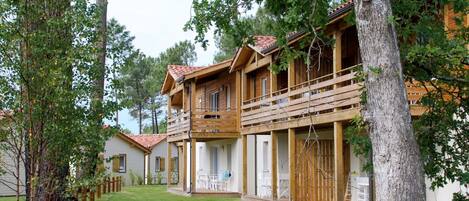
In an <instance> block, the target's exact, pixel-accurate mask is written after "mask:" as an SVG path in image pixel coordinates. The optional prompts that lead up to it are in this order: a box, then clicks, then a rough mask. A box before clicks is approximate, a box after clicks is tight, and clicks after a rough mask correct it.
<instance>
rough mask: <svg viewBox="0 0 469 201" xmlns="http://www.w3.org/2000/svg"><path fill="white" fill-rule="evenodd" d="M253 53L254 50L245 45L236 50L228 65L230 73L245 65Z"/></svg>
mask: <svg viewBox="0 0 469 201" xmlns="http://www.w3.org/2000/svg"><path fill="white" fill-rule="evenodd" d="M253 52H254V49H253V48H251V47H249V46H247V45H243V46H242V47H240V48H238V50H237V51H236V55H235V58H234V59H233V61H232V62H231V65H230V73H231V72H233V71H235V70H236V69H237V68H239V67H240V66H242V65H244V64H246V62H248V60H249V58H250V57H251V55H252V53H253Z"/></svg>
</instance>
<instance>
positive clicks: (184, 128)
mask: <svg viewBox="0 0 469 201" xmlns="http://www.w3.org/2000/svg"><path fill="white" fill-rule="evenodd" d="M189 117H190V116H189V112H180V113H177V114H175V115H172V116H171V117H169V118H168V129H167V134H168V135H175V134H183V133H186V132H189V129H190V118H189Z"/></svg>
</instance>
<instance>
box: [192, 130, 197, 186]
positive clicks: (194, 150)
mask: <svg viewBox="0 0 469 201" xmlns="http://www.w3.org/2000/svg"><path fill="white" fill-rule="evenodd" d="M196 142H197V140H196V139H192V141H191V192H193V193H194V192H196V178H197V177H196V175H195V174H196V166H195V164H196V163H195V161H196V150H197V147H196Z"/></svg>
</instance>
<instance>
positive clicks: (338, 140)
mask: <svg viewBox="0 0 469 201" xmlns="http://www.w3.org/2000/svg"><path fill="white" fill-rule="evenodd" d="M334 178H335V185H334V197H335V198H337V199H336V201H343V200H344V193H345V183H344V179H345V177H344V156H343V127H342V122H334Z"/></svg>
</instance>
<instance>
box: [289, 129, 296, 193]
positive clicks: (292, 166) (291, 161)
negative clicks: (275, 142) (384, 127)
mask: <svg viewBox="0 0 469 201" xmlns="http://www.w3.org/2000/svg"><path fill="white" fill-rule="evenodd" d="M295 145H296V136H295V129H294V128H289V129H288V162H289V164H290V165H289V170H290V200H296V146H295Z"/></svg>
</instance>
